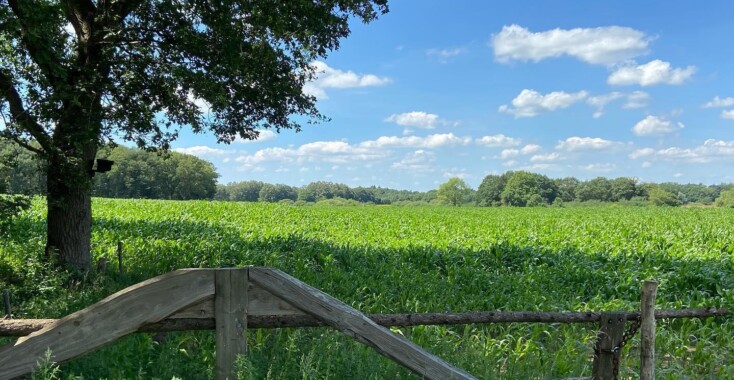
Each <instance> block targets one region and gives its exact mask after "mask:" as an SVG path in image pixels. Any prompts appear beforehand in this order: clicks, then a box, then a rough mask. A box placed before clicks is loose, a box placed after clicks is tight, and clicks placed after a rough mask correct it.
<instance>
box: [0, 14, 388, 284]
mask: <svg viewBox="0 0 734 380" xmlns="http://www.w3.org/2000/svg"><path fill="white" fill-rule="evenodd" d="M387 10H388V8H387V0H330V1H245V0H221V1H201V0H182V1H154V0H117V1H111V0H96V1H95V0H67V1H59V0H0V28H1V29H0V31H1V33H0V62H2V65H0V113H2V117H3V119H4V120H7V122H6V123H5V126H4V128H3V129H1V130H0V138H3V139H8V140H12V141H14V142H15V143H17V144H18V145H20V146H23V147H24V148H26V149H27V150H29V151H31V152H34V153H36V154H38V156H39V157H41V158H42V160H43V161H44V162H45V168H46V169H47V181H46V187H47V202H48V213H47V227H48V233H47V246H46V253H47V254H48V255H49V256H58V259H59V260H58V262H59V263H62V264H69V265H71V266H72V267H75V268H77V269H82V270H84V269H86V268H88V267H89V265H90V259H91V253H90V241H91V227H92V220H91V190H92V185H93V179H92V178H93V174H94V168H95V158H96V156H97V151H98V149H99V147H100V146H102V144H103V143H104V142H105V141H108V140H116V139H123V140H127V141H132V142H135V143H136V144H137V145H138V146H140V147H162V148H166V147H168V145H169V144H170V142H171V141H172V140H173V139H175V138H176V137H177V135H178V131H179V130H180V128H183V127H184V126H188V127H190V128H191V129H193V131H194V132H203V131H210V132H211V133H213V134H214V135H215V136H216V137H217V139H218V140H219V141H221V142H230V141H232V140H233V139H235V138H243V139H254V138H257V136H258V132H257V130H258V129H259V128H274V129H276V130H280V129H295V130H298V129H300V124H298V123H297V122H296V121H295V119H294V118H292V116H293V115H302V116H304V117H305V118H306V119H308V120H309V121H311V122H314V121H319V120H321V119H322V118H323V117H322V116H321V114H320V113H319V112H318V110H317V109H316V107H315V98H314V97H313V96H310V95H307V94H305V93H304V92H303V86H304V84H306V82H307V81H309V80H310V79H312V78H314V75H315V72H314V71H315V68H314V66H313V65H312V62H313V61H314V60H316V59H317V58H322V57H325V56H326V55H327V53H328V52H329V51H331V50H334V49H336V48H338V47H339V40H340V39H341V38H344V37H346V36H347V35H349V33H350V28H349V21H350V20H352V19H357V20H361V21H363V22H369V21H372V20H374V19H375V18H376V17H377V16H378V15H380V14H382V13H385V12H387Z"/></svg>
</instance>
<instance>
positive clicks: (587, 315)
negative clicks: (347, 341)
mask: <svg viewBox="0 0 734 380" xmlns="http://www.w3.org/2000/svg"><path fill="white" fill-rule="evenodd" d="M281 302H283V303H285V301H281ZM252 304H253V303H252V302H250V304H249V305H250V306H248V307H251V306H252ZM290 307H291V308H293V309H294V310H297V309H296V308H294V307H292V306H290ZM202 310H203V313H204V314H206V315H207V316H206V317H201V315H200V314H199V313H202ZM297 312H298V313H300V314H287V315H278V314H276V315H272V314H264V313H261V314H262V315H258V313H257V312H255V313H252V312H248V314H247V315H248V318H247V327H249V328H254V329H258V328H264V329H271V328H288V327H320V326H327V324H325V323H324V322H323V321H321V320H319V319H317V318H315V317H312V316H310V315H308V314H305V313H303V312H302V311H300V310H297ZM620 313H624V314H625V315H626V317H627V320H628V321H636V320H638V319H640V312H639V311H628V312H622V311H620ZM729 315H731V312H730V311H729V310H728V309H719V308H715V307H712V308H703V309H668V310H655V319H677V318H712V317H726V316H729ZM367 317H368V318H369V319H371V320H373V321H375V323H377V324H378V325H381V326H385V327H391V326H431V325H464V324H470V323H518V322H519V323H592V322H599V320H600V319H601V313H600V312H596V311H594V312H566V313H564V312H525V311H470V312H465V313H410V314H368V315H367ZM56 321H57V319H0V336H25V335H28V334H30V333H32V332H34V331H38V330H40V329H42V328H44V327H46V326H48V325H50V324H52V323H55V322H56ZM213 329H214V298H211V299H209V300H205V301H202V302H200V303H198V304H196V305H192V306H190V307H187V308H184V309H183V310H180V311H177V312H176V313H175V314H173V315H171V316H170V317H168V318H166V319H163V320H160V321H158V322H155V323H150V324H147V325H144V326H141V327H140V329H138V331H140V332H167V331H185V330H213Z"/></svg>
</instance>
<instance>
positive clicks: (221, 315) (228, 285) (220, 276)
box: [214, 268, 249, 380]
mask: <svg viewBox="0 0 734 380" xmlns="http://www.w3.org/2000/svg"><path fill="white" fill-rule="evenodd" d="M214 278H215V280H214V317H215V319H216V322H215V325H216V339H217V347H216V379H217V380H235V379H236V374H235V361H236V359H237V356H238V355H244V354H245V352H246V351H247V301H248V299H247V285H248V282H249V269H248V268H241V269H234V268H232V269H229V268H228V269H217V270H216V274H215V276H214Z"/></svg>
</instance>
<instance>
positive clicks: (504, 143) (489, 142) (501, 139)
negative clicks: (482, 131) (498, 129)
mask: <svg viewBox="0 0 734 380" xmlns="http://www.w3.org/2000/svg"><path fill="white" fill-rule="evenodd" d="M475 141H476V143H477V144H479V145H484V146H488V147H490V148H504V147H511V146H518V145H520V139H516V138H513V137H507V136H505V135H503V134H499V135H493V136H482V137H480V138H477V139H476V140H475Z"/></svg>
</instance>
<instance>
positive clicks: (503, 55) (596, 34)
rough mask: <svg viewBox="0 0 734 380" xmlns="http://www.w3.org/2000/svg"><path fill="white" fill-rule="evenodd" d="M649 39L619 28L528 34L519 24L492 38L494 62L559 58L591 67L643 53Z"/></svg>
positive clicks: (579, 29) (529, 32)
mask: <svg viewBox="0 0 734 380" xmlns="http://www.w3.org/2000/svg"><path fill="white" fill-rule="evenodd" d="M651 40H652V38H650V37H648V36H646V35H645V33H643V32H640V31H638V30H635V29H632V28H626V27H620V26H607V27H599V28H574V29H558V28H556V29H553V30H548V31H544V32H531V31H530V30H528V29H527V28H524V27H522V26H520V25H514V24H513V25H510V26H504V27H503V28H502V30H501V31H500V32H499V33H497V34H495V35H494V36H492V40H491V43H490V44H491V46H492V49H493V50H494V56H495V59H497V61H499V62H502V63H507V62H510V61H513V60H519V61H535V62H537V61H540V60H543V59H546V58H555V57H560V56H563V55H567V56H572V57H575V58H578V59H580V60H582V61H584V62H587V63H592V64H601V65H610V64H614V63H617V62H621V61H625V60H629V59H631V58H634V57H637V56H640V55H642V54H645V53H646V52H647V48H648V45H649V44H650V41H651Z"/></svg>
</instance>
